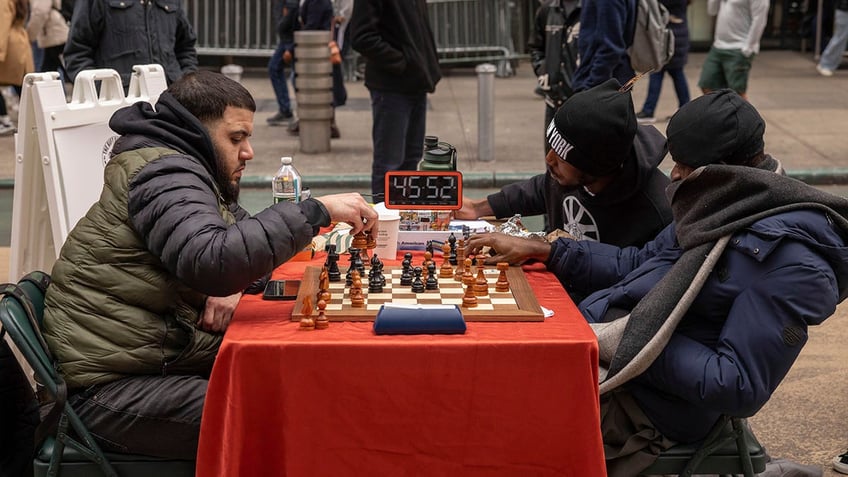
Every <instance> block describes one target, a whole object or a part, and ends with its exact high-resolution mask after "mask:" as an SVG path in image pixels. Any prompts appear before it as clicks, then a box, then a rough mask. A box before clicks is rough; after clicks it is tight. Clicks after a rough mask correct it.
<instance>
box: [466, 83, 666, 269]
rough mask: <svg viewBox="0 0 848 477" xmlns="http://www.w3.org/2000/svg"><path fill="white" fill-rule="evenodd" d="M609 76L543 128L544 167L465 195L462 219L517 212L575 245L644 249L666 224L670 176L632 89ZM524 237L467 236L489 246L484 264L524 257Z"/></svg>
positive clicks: (659, 138)
mask: <svg viewBox="0 0 848 477" xmlns="http://www.w3.org/2000/svg"><path fill="white" fill-rule="evenodd" d="M621 89H622V88H621V85H619V83H618V81H616V80H615V79H611V80H609V81H607V82H605V83H604V84H602V85H599V86H596V87H595V88H592V89H589V90H587V91H584V92H581V93H577V94H575V95H573V96H571V97H570V98H568V100H566V101H565V103H564V104H563V106H562V107H561V108H560V109H559V110H558V111H557V113H556V114H555V115H554V119H553V121H551V123H550V125H549V126H548V128H547V130H546V136H547V139H548V143H549V144H550V145H551V150H550V151H549V152H548V155H547V156H546V157H545V162H546V164H547V170H546V172H545V173H544V174H539V175H537V176H535V177H532V178H530V179H528V180H526V181H522V182H517V183H513V184H510V185H507V186H506V187H504V188H503V189H502V190H501V191H499V192H497V193H494V194H491V195H489V196H488V197H487V198H485V199H479V200H474V199H468V198H463V207H462V209H461V210H459V211H457V214H456V217H457V218H460V219H476V218H478V217H482V216H488V215H494V216H496V217H498V218H507V217H511V216H513V215H514V214H521V215H525V216H530V215H540V214H544V215H545V224H546V225H545V227H546V230H545V231H546V232H553V231H555V230H557V229H560V230H562V231H564V232H566V233H567V234H569V235H570V236H571V237H574V238H576V239H578V240H593V241H598V242H603V243H608V244H613V245H618V246H629V245H642V244H644V243H645V242H647V241H648V240H650V239H652V238H653V237H654V236H656V234H657V233H659V231H660V230H662V229H663V228H664V227H665V226H666V225H667V224H668V223H669V222H670V221H671V209H670V207H669V205H668V200H667V199H666V197H665V188H666V186H667V185H668V183H669V180H668V177H666V175H665V174H663V173H662V171H660V170H658V169H657V166H658V165H659V164H660V162H661V161H662V159H663V157H665V155H666V145H665V138H664V137H663V135H662V134H661V133H660V132H659V131H657V129H656V128H654V127H653V126H640V125H638V124H637V122H636V113H635V111H634V109H633V101H632V99H631V96H630V90H629V89H626V90H625V91H622V90H621ZM527 242H529V240H528V239H521V238H516V237H509V236H505V235H502V234H482V235H477V236H474V237H472V238H471V239H470V240H469V243H468V246H469V247H472V248H474V249H477V248H481V247H483V246H491V247H493V248H494V249H495V250H496V251H497V255H495V256H494V257H492V258H491V259H490V260H488V262H497V261H508V262H511V263H519V262H521V261H523V260H526V259H527V258H529V255H527V254H526V252H528V249H527V247H528V246H530V245H532V244H530V243H527Z"/></svg>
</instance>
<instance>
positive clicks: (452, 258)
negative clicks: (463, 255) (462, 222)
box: [448, 232, 456, 265]
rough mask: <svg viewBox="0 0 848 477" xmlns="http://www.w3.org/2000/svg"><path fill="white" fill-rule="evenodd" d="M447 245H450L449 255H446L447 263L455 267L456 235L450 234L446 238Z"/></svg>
mask: <svg viewBox="0 0 848 477" xmlns="http://www.w3.org/2000/svg"><path fill="white" fill-rule="evenodd" d="M448 244H450V255H448V261H449V262H450V264H451V265H456V235H454V234H453V232H451V234H450V236H449V237H448Z"/></svg>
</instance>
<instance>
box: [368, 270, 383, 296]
mask: <svg viewBox="0 0 848 477" xmlns="http://www.w3.org/2000/svg"><path fill="white" fill-rule="evenodd" d="M371 270H374V269H373V268H372V269H371ZM368 293H383V283H382V280H381V278H380V274H379V273H374V274H372V275H371V277H370V278H369V279H368Z"/></svg>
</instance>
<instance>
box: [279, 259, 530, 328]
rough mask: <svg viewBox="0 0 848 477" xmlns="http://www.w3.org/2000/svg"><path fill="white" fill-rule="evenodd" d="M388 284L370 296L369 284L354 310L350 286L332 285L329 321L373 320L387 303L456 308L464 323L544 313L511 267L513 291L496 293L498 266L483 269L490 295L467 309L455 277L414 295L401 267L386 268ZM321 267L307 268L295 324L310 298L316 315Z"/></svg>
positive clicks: (521, 276)
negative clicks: (402, 279)
mask: <svg viewBox="0 0 848 477" xmlns="http://www.w3.org/2000/svg"><path fill="white" fill-rule="evenodd" d="M383 273H384V275H385V277H386V285H385V286H384V287H383V292H382V293H369V292H368V287H367V285H366V286H364V287H363V289H362V293H363V295H365V306H364V307H361V308H355V307H352V306H351V305H350V296H349V291H350V288H349V287H345V282H344V278H342V280H341V281H339V282H330V301H329V303H327V308H326V310H325V313H326V315H327V318H328V319H329V320H330V321H373V320H374V318H375V317H376V315H377V312H378V311H379V310H380V307H381V306H382V305H383V304H386V303H392V304H396V305H457V306H459V309H460V311H462V316H463V317H464V318H465V321H543V320H544V313H543V312H542V308H541V307H540V306H539V303H538V301H536V296H535V295H534V294H533V290H532V289H531V288H530V284H529V283H528V282H527V278H526V277H525V276H524V272H523V271H522V270H521V268H520V267H509V268H508V269H507V270H506V275H507V280H509V285H510V290H509V291H507V292H497V291H495V282H497V280H498V275H499V274H500V272H499V271H498V270H497V269H496V268H495V267H489V268H486V269H485V270H484V275H485V276H486V280H487V281H488V282H489V292H488V295H486V296H478V297H477V306H476V307H474V308H466V307H463V306H462V296H463V293H464V291H465V288H464V287H463V285H462V283H460V282H458V281H455V280H454V279H453V278H440V279H439V289H438V290H428V291H425V292H423V293H413V292H412V291H411V288H410V287H409V286H402V285H401V284H400V276H401V273H402V270H401V267H385V269H384V271H383ZM320 274H321V267H307V268H306V272H305V273H304V274H303V279H302V280H301V285H300V290H299V291H298V294H297V301H296V302H295V305H294V312H293V313H292V320H293V321H300V319H301V318H303V304H304V300H306V299H307V297H309V300H310V303H312V304H313V309H314V311H313V313H312V316H313V317H314V316H316V315H317V313H318V312H317V308H315V306H314V304H315V303H316V299H315V297H316V295H317V293H318V281H319V276H320Z"/></svg>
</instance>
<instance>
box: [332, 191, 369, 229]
mask: <svg viewBox="0 0 848 477" xmlns="http://www.w3.org/2000/svg"><path fill="white" fill-rule="evenodd" d="M317 200H318V201H320V202H321V203H322V204H324V207H326V208H327V212H329V213H330V220H331V221H333V222H344V223H347V224H350V226H351V227H353V230H351V231H350V234H351V235H355V234H357V233H359V232H361V231H363V230H370V231H371V233H376V232H377V222H378V220H379V216H378V215H377V212H376V211H375V210H374V208H373V207H371V206H370V205H368V202H365V199H363V198H362V196H361V195H359V194H358V193H356V192H347V193H344V194H333V195H325V196H323V197H318V198H317Z"/></svg>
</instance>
